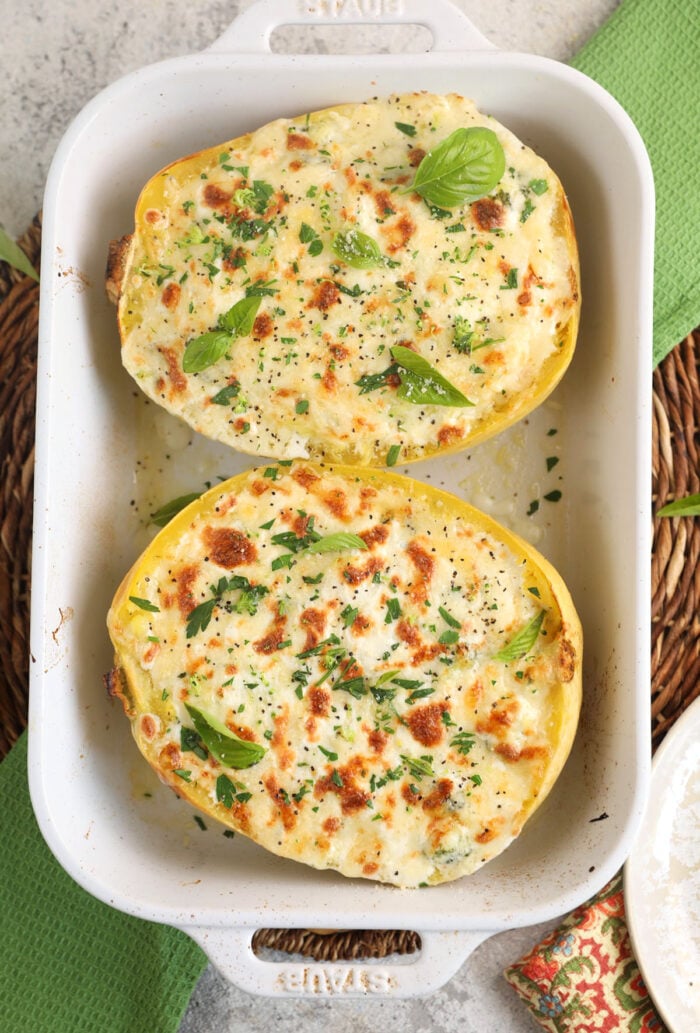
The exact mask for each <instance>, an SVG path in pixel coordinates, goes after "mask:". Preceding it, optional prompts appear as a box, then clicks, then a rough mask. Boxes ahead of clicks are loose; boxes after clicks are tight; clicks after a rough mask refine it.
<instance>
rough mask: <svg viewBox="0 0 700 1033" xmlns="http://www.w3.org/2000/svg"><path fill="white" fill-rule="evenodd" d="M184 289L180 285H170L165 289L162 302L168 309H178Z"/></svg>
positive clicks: (161, 298) (161, 297)
mask: <svg viewBox="0 0 700 1033" xmlns="http://www.w3.org/2000/svg"><path fill="white" fill-rule="evenodd" d="M181 294H182V289H181V287H180V284H179V283H168V284H166V285H165V287H164V288H163V293H162V294H161V296H160V300H161V302H162V304H163V305H165V307H166V308H167V309H170V310H171V311H172V309H174V308H177V304H178V302H179V300H180V295H181Z"/></svg>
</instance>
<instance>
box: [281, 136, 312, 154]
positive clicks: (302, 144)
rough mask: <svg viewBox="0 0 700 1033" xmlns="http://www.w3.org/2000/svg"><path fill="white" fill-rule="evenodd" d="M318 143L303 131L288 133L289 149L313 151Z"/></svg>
mask: <svg viewBox="0 0 700 1033" xmlns="http://www.w3.org/2000/svg"><path fill="white" fill-rule="evenodd" d="M315 146H316V144H315V143H314V142H313V140H311V139H310V138H309V137H308V136H304V134H303V133H287V150H288V151H312V150H313V149H314V147H315Z"/></svg>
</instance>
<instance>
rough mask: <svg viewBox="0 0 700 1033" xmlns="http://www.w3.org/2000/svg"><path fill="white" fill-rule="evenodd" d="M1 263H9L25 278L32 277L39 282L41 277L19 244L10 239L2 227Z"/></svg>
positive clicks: (0, 228) (0, 240) (0, 238)
mask: <svg viewBox="0 0 700 1033" xmlns="http://www.w3.org/2000/svg"><path fill="white" fill-rule="evenodd" d="M0 262H7V264H8V265H11V266H12V267H13V268H14V269H19V271H20V272H21V273H24V274H25V276H31V278H32V280H36V282H37V283H38V282H39V275H38V273H37V271H36V269H35V268H34V266H33V265H32V263H31V262H30V261H29V259H28V258H27V256H26V255H25V253H24V251H22V248H21V247H20V246H19V244H16V243H15V242H14V240H13V239H12V237H9V236H8V235H7V233H5V230H4V229H3V228H2V226H0Z"/></svg>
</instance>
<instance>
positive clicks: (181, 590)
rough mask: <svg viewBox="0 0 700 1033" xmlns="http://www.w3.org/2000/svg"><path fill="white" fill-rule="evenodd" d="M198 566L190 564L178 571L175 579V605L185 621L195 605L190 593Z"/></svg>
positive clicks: (192, 594) (192, 595)
mask: <svg viewBox="0 0 700 1033" xmlns="http://www.w3.org/2000/svg"><path fill="white" fill-rule="evenodd" d="M198 570H199V568H198V566H197V564H196V563H191V564H190V565H189V566H187V567H183V568H182V569H181V570H179V571H178V573H177V575H176V577H175V584H176V586H177V588H176V592H177V605H178V608H179V610H180V613H181V615H182V617H183V618H184V619H185V620H186V619H187V618H188V617H189V615H190V614H191V613H192V611H193V610H194V608H195V606H196V605H197V600H196V599H195V597H194V592H193V591H192V585H193V584H194V582H195V581H196V580H197V573H198Z"/></svg>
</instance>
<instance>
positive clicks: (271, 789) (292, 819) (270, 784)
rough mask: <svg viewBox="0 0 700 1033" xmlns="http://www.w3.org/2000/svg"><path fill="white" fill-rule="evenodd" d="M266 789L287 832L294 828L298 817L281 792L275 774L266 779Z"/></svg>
mask: <svg viewBox="0 0 700 1033" xmlns="http://www.w3.org/2000/svg"><path fill="white" fill-rule="evenodd" d="M264 783H265V788H266V789H267V791H268V793H269V795H270V797H271V798H272V800H273V801H274V803H275V805H276V807H277V817H278V818H279V819H280V820H281V822H282V824H283V825H284V828H285V830H286V831H287V832H289V831H290V830H291V829H293V828H294V826H295V825H296V823H297V816H296V813H295V810H294V807H293V806H292V804H291V802H290V801H289V800H287V799H285V797H284V795H283V794H282V792H281V789H280V785H279V783H278V781H277V779H276V778H275V776H274V775H273V774H269V775H267V776H266V777H265V779H264Z"/></svg>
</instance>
